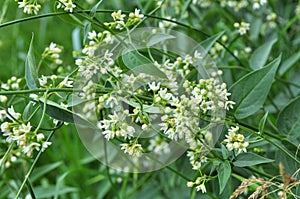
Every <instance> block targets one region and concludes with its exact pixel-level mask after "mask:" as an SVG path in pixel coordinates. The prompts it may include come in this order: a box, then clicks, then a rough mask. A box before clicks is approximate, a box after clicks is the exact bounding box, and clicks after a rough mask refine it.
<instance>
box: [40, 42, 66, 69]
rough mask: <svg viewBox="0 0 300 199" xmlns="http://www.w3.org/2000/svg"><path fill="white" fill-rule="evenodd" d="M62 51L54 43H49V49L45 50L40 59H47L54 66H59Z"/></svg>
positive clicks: (60, 47) (61, 48)
mask: <svg viewBox="0 0 300 199" xmlns="http://www.w3.org/2000/svg"><path fill="white" fill-rule="evenodd" d="M62 50H63V47H62V46H59V45H57V44H56V43H53V42H51V43H50V45H49V47H46V48H45V50H44V52H43V54H42V58H43V59H48V60H50V61H52V62H54V63H55V64H56V65H60V64H62V63H63V62H62V60H61V59H60V54H61V52H62Z"/></svg>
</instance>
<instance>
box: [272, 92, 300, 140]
mask: <svg viewBox="0 0 300 199" xmlns="http://www.w3.org/2000/svg"><path fill="white" fill-rule="evenodd" d="M277 128H278V130H279V131H280V132H281V133H284V134H286V135H287V136H288V138H289V139H295V138H297V137H299V136H300V96H299V97H297V98H296V99H294V100H292V101H291V102H290V103H289V104H288V105H287V106H286V107H284V108H283V110H282V111H281V112H280V114H279V116H278V119H277Z"/></svg>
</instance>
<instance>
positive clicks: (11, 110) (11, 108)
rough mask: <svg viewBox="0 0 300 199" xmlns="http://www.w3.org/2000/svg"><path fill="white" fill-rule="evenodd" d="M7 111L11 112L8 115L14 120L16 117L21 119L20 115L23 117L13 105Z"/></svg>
mask: <svg viewBox="0 0 300 199" xmlns="http://www.w3.org/2000/svg"><path fill="white" fill-rule="evenodd" d="M7 112H8V113H9V114H8V115H7V117H8V118H9V119H10V120H12V121H14V120H15V119H16V120H18V119H20V117H21V114H20V113H16V112H15V109H14V107H13V106H11V107H10V108H8V110H7ZM10 116H12V117H13V118H11V117H10Z"/></svg>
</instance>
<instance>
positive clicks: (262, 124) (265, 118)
mask: <svg viewBox="0 0 300 199" xmlns="http://www.w3.org/2000/svg"><path fill="white" fill-rule="evenodd" d="M268 114H269V113H268V112H266V113H265V115H264V116H263V117H262V118H261V119H260V121H259V126H258V129H259V132H261V133H263V132H264V129H265V124H266V121H267V118H268Z"/></svg>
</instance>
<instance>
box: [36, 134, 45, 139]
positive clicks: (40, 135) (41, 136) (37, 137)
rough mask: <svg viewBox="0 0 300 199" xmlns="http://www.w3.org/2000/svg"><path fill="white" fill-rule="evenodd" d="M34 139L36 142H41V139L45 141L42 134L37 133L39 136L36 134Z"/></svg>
mask: <svg viewBox="0 0 300 199" xmlns="http://www.w3.org/2000/svg"><path fill="white" fill-rule="evenodd" d="M36 139H37V140H38V141H42V140H43V139H45V136H44V134H43V133H39V134H37V136H36Z"/></svg>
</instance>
